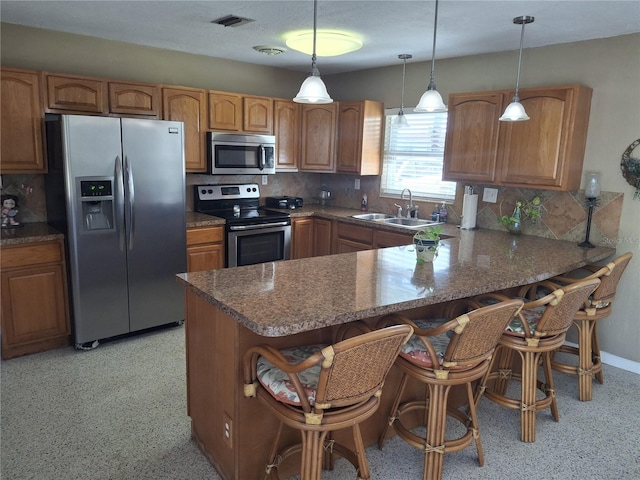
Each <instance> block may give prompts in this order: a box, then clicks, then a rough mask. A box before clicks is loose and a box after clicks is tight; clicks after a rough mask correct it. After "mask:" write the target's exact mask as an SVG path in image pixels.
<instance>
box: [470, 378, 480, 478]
mask: <svg viewBox="0 0 640 480" xmlns="http://www.w3.org/2000/svg"><path fill="white" fill-rule="evenodd" d="M467 399H468V401H469V416H470V417H471V427H472V428H473V438H474V440H475V442H476V450H477V451H478V463H479V464H480V466H481V467H482V466H483V465H484V451H483V450H482V442H481V441H480V427H479V424H478V416H477V414H476V404H475V399H474V398H473V389H472V388H471V384H470V383H467Z"/></svg>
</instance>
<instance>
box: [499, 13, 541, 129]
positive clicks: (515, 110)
mask: <svg viewBox="0 0 640 480" xmlns="http://www.w3.org/2000/svg"><path fill="white" fill-rule="evenodd" d="M534 20H535V18H534V17H528V16H522V17H516V18H514V19H513V23H515V24H516V25H522V31H521V33H520V56H519V57H518V75H517V76H516V91H515V93H514V95H513V99H512V100H511V103H510V104H509V105H508V106H507V108H506V110H505V111H504V113H503V114H502V116H501V117H500V121H502V122H522V121H524V120H529V115H527V112H526V111H525V109H524V106H523V105H522V104H521V103H520V96H519V95H518V92H519V88H520V66H521V65H522V47H523V45H524V26H525V25H526V24H527V23H533V21H534Z"/></svg>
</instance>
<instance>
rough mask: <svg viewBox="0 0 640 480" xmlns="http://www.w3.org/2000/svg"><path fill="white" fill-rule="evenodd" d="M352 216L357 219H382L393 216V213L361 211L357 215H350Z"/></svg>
mask: <svg viewBox="0 0 640 480" xmlns="http://www.w3.org/2000/svg"><path fill="white" fill-rule="evenodd" d="M352 216H353V218H357V219H358V220H384V219H386V218H394V216H393V215H389V214H387V213H362V214H359V215H352Z"/></svg>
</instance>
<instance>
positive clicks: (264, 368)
mask: <svg viewBox="0 0 640 480" xmlns="http://www.w3.org/2000/svg"><path fill="white" fill-rule="evenodd" d="M326 346H327V345H303V346H300V347H294V348H287V349H284V350H280V353H282V355H283V356H284V357H285V358H286V359H287V361H288V362H289V363H291V364H296V363H300V362H301V361H303V360H305V359H307V358H309V357H310V356H312V355H314V354H316V353H318V352H319V351H320V350H322V349H323V348H325V347H326ZM320 369H321V366H320V365H319V364H318V365H315V366H313V367H311V368H308V369H307V370H303V371H302V372H300V373H298V378H299V379H300V381H301V383H302V387H303V388H304V391H305V393H306V395H307V398H308V399H309V403H310V404H311V405H314V404H315V401H316V390H317V388H318V377H319V376H320ZM256 373H257V375H258V381H259V382H260V383H261V384H262V386H263V387H264V388H265V389H266V390H267V391H268V392H269V393H270V394H271V395H272V396H273V398H275V399H276V400H278V401H280V402H282V403H286V404H288V405H300V404H301V402H300V397H299V396H298V394H297V393H296V389H295V388H294V386H293V384H292V383H291V380H290V378H289V375H287V374H286V373H285V372H283V371H282V370H280V369H279V368H277V367H276V366H275V365H273V364H272V363H271V362H270V361H269V360H266V359H265V358H264V357H259V358H258V362H257V365H256Z"/></svg>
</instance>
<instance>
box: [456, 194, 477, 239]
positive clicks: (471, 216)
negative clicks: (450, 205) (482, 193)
mask: <svg viewBox="0 0 640 480" xmlns="http://www.w3.org/2000/svg"><path fill="white" fill-rule="evenodd" d="M477 213H478V195H476V194H473V195H469V194H467V193H465V195H464V198H463V199H462V220H461V221H460V228H463V229H465V230H469V229H472V228H475V227H476V215H477Z"/></svg>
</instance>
